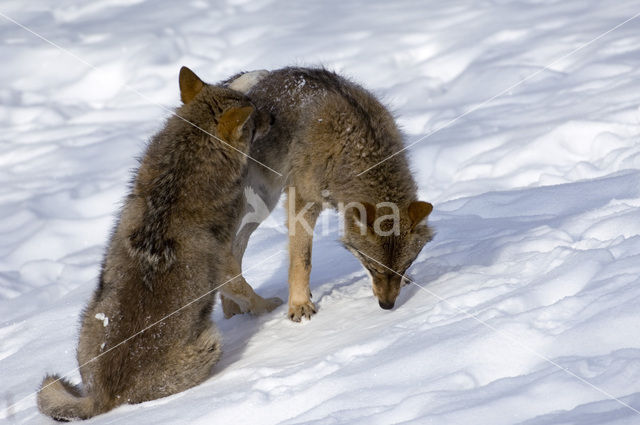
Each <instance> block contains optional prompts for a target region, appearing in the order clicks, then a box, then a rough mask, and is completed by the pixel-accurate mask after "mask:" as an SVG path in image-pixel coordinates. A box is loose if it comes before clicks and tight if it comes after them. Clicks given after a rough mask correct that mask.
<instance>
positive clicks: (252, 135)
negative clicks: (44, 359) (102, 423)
mask: <svg viewBox="0 0 640 425" xmlns="http://www.w3.org/2000/svg"><path fill="white" fill-rule="evenodd" d="M179 83H180V91H181V93H180V94H181V98H182V101H183V102H184V106H182V107H180V108H178V110H177V115H176V116H173V117H171V118H169V120H168V121H167V123H166V126H165V127H164V129H162V130H161V131H160V132H159V133H158V134H156V135H155V136H154V137H153V138H152V140H151V142H150V143H149V146H148V147H147V150H146V153H145V154H144V157H143V158H142V160H141V163H140V167H139V169H138V172H137V175H136V177H135V179H134V181H133V184H132V191H131V194H130V195H129V196H128V197H127V198H126V201H125V203H124V207H123V209H122V212H121V215H120V219H119V220H118V222H117V225H116V227H115V230H114V232H113V235H112V237H111V241H110V243H109V247H108V249H107V253H106V256H105V259H104V262H103V266H102V271H101V274H100V281H99V285H98V288H97V289H96V291H95V292H94V294H93V297H92V299H91V301H90V302H89V305H88V306H87V308H86V309H85V310H84V313H83V315H82V328H81V331H80V339H79V343H78V353H77V355H78V363H79V364H80V374H81V376H82V382H83V388H78V387H76V386H74V385H72V384H71V383H69V382H68V381H66V380H64V379H61V378H59V377H58V376H48V377H46V378H45V379H44V382H43V383H42V387H41V389H40V391H39V393H38V407H39V408H40V410H41V411H42V412H43V413H44V414H46V415H49V416H51V417H53V418H54V419H58V420H71V419H85V418H89V417H92V416H95V415H97V414H100V413H103V412H106V411H108V410H110V409H112V408H114V407H116V406H118V405H120V404H123V403H140V402H142V401H145V400H152V399H156V398H159V397H164V396H167V395H169V394H173V393H176V392H179V391H183V390H185V389H187V388H189V387H192V386H194V385H197V384H199V383H200V382H202V381H204V380H205V379H207V377H208V376H209V375H210V373H211V369H212V367H213V365H214V364H215V363H216V362H217V361H218V359H219V357H220V354H221V351H220V337H219V336H218V333H217V331H216V330H215V327H214V324H213V323H212V322H211V319H210V313H211V310H212V308H213V304H214V297H215V289H216V286H217V285H221V284H223V283H225V282H227V281H229V279H231V278H233V277H234V276H236V275H239V274H240V269H239V266H238V265H237V264H236V263H235V262H234V261H233V257H232V255H231V243H232V240H233V237H234V235H235V232H236V227H237V224H236V223H237V218H236V217H237V214H236V211H237V209H238V208H239V205H240V204H241V203H242V202H243V201H242V188H243V186H242V182H243V180H244V178H245V176H246V170H247V166H246V164H247V157H246V152H248V151H249V147H250V144H251V142H252V140H254V139H257V138H259V137H261V136H262V135H263V134H265V133H266V132H267V130H268V129H269V121H270V118H269V116H268V113H259V112H258V111H259V110H257V109H256V108H255V107H254V106H253V104H252V103H251V102H250V101H249V100H248V98H247V97H245V96H244V95H242V94H241V93H239V92H236V91H233V90H230V89H228V88H224V87H217V86H212V85H207V84H205V83H203V82H202V81H201V80H200V79H199V78H198V77H197V76H196V75H195V74H193V72H191V71H190V70H189V69H187V68H182V69H181V71H180V80H179ZM192 124H195V125H192ZM196 126H197V127H199V128H197V127H196ZM202 130H205V131H202ZM221 290H224V291H225V292H226V293H227V294H228V298H229V299H233V300H234V302H236V303H238V304H240V305H242V306H243V307H244V308H245V309H246V310H248V311H252V312H254V313H260V312H264V311H269V310H271V309H273V308H275V307H276V306H277V305H278V304H280V302H279V300H277V299H275V300H274V299H272V300H264V299H262V298H261V297H259V296H257V295H256V294H255V293H254V292H253V290H251V287H250V286H249V285H247V283H246V282H244V280H243V279H242V278H241V277H239V278H237V279H234V280H231V281H229V282H228V283H226V284H224V285H223V286H222V289H221Z"/></svg>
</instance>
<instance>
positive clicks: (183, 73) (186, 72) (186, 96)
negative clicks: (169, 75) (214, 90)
mask: <svg viewBox="0 0 640 425" xmlns="http://www.w3.org/2000/svg"><path fill="white" fill-rule="evenodd" d="M178 83H179V84H180V99H181V100H182V103H184V104H185V105H186V104H187V103H189V102H191V101H192V100H193V98H194V97H196V95H197V94H198V93H200V90H202V88H203V87H204V86H205V83H204V82H203V81H202V80H201V79H200V78H198V76H197V75H196V74H195V73H194V72H193V71H192V70H190V69H189V68H187V67H186V66H183V67H182V68H180V76H179V77H178Z"/></svg>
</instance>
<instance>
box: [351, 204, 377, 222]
mask: <svg viewBox="0 0 640 425" xmlns="http://www.w3.org/2000/svg"><path fill="white" fill-rule="evenodd" d="M361 204H362V205H363V206H364V210H365V214H366V217H362V216H361V215H360V208H354V210H353V216H354V217H355V219H356V220H358V221H359V222H360V223H361V224H366V225H367V226H368V227H371V228H373V223H374V221H376V207H375V206H374V205H373V204H370V203H369V202H361ZM365 218H366V220H367V222H366V223H365V222H364V219H365Z"/></svg>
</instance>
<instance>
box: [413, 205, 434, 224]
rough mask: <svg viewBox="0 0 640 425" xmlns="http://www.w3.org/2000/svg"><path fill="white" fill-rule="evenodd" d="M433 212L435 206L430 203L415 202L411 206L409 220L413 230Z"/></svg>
mask: <svg viewBox="0 0 640 425" xmlns="http://www.w3.org/2000/svg"><path fill="white" fill-rule="evenodd" d="M431 211H433V205H431V204H430V203H428V202H423V201H415V202H412V203H410V204H409V219H410V220H411V229H413V228H414V227H416V226H417V225H418V224H419V223H420V222H421V221H422V220H424V219H425V218H426V217H427V216H428V215H429V214H431Z"/></svg>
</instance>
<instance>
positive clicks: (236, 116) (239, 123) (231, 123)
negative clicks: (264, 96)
mask: <svg viewBox="0 0 640 425" xmlns="http://www.w3.org/2000/svg"><path fill="white" fill-rule="evenodd" d="M252 112H253V108H252V107H251V106H243V107H242V108H229V109H227V110H226V111H224V113H223V114H222V116H221V117H220V121H218V134H219V135H220V137H222V139H223V140H226V141H227V142H228V141H232V140H238V139H239V138H240V136H241V135H242V130H243V128H244V125H245V124H246V123H247V121H248V120H249V117H250V116H251V113H252Z"/></svg>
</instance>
